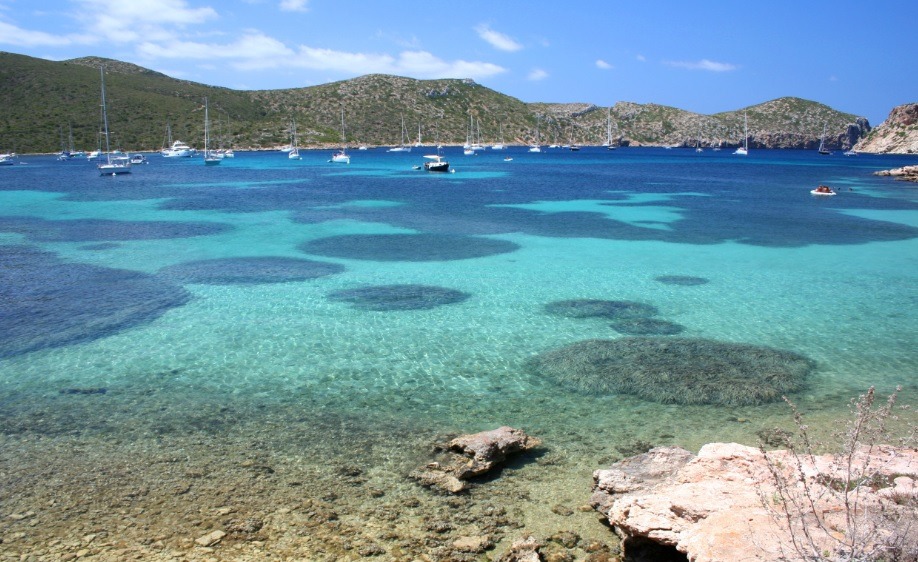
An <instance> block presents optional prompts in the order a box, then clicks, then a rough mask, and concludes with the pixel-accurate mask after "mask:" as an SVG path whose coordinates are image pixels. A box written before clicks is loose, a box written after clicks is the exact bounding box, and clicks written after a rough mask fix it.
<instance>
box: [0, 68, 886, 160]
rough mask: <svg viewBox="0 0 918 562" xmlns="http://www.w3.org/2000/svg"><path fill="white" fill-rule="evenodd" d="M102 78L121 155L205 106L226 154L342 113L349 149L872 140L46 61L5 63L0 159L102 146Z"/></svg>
mask: <svg viewBox="0 0 918 562" xmlns="http://www.w3.org/2000/svg"><path fill="white" fill-rule="evenodd" d="M103 64H104V65H105V69H106V98H107V99H106V102H107V106H108V110H109V119H110V127H109V128H110V130H111V135H112V139H111V140H112V142H113V145H114V146H117V147H121V148H123V149H126V150H156V149H159V148H160V147H161V146H162V145H163V144H164V141H165V139H166V129H167V126H168V127H169V128H170V129H171V132H172V137H173V138H174V139H181V140H184V141H186V142H188V143H190V144H192V145H194V144H200V142H198V141H199V139H203V122H204V119H203V99H204V97H205V96H207V98H208V100H209V106H210V117H211V133H212V136H213V138H214V139H215V142H216V143H219V144H222V145H225V146H233V147H235V148H252V149H259V148H265V149H268V148H273V147H276V146H280V145H283V144H286V143H287V142H288V141H289V137H290V133H289V131H290V124H291V122H292V121H293V120H294V119H295V120H296V124H297V133H298V137H299V141H300V144H301V145H303V146H328V145H336V144H338V143H340V142H341V112H342V111H343V112H344V116H345V136H346V140H347V142H348V144H350V145H355V144H366V145H392V144H398V143H399V142H400V140H401V122H402V119H404V121H405V126H406V128H407V130H408V136H409V140H410V141H411V142H414V141H415V140H416V137H417V134H418V128H419V127H420V129H421V133H422V138H423V141H424V143H425V144H432V143H434V142H435V141H437V140H439V142H441V143H443V144H461V143H463V142H465V141H466V138H467V136H468V134H469V122H470V119H471V120H474V123H475V134H476V135H480V140H481V141H482V142H483V143H486V144H490V143H494V142H497V141H498V140H501V138H502V139H503V141H504V142H505V143H507V144H528V143H531V142H534V141H535V137H536V131H537V130H538V134H539V137H540V140H541V142H542V143H543V144H552V143H554V144H566V143H573V144H583V145H590V144H593V145H599V144H602V143H604V142H606V139H607V130H608V127H609V124H610V123H611V130H612V136H613V139H614V142H616V143H620V144H625V145H627V144H632V145H656V146H695V145H696V143H700V144H701V145H702V146H725V147H728V146H736V145H738V144H740V143H742V138H743V114H744V111H745V112H746V114H747V116H748V120H749V136H750V139H749V140H750V145H751V146H753V147H767V148H814V147H815V146H816V145H818V143H819V140H820V136H821V134H822V130H823V127H824V126H826V127H827V130H828V133H827V136H826V143H827V145H828V146H829V147H830V148H832V149H847V148H850V147H851V146H852V145H853V144H854V143H855V142H856V141H857V140H858V138H859V137H861V136H863V135H864V134H866V133H867V131H869V124H868V123H867V121H866V119H863V118H861V117H857V116H855V115H851V114H847V113H841V112H838V111H835V110H833V109H832V108H830V107H827V106H825V105H822V104H819V103H816V102H812V101H807V100H803V99H799V98H781V99H777V100H773V101H769V102H765V103H762V104H759V105H755V106H752V107H748V108H744V109H739V110H736V111H730V112H725V113H718V114H715V115H701V114H697V113H692V112H688V111H684V110H681V109H677V108H674V107H667V106H662V105H657V104H636V103H631V102H618V103H616V104H615V105H614V106H613V107H611V108H608V107H600V106H596V105H591V104H585V103H568V104H562V103H524V102H522V101H520V100H518V99H516V98H513V97H510V96H507V95H504V94H501V93H500V92H497V91H494V90H492V89H490V88H487V87H484V86H482V85H480V84H477V83H475V82H474V81H472V80H458V79H441V80H415V79H411V78H404V77H398V76H387V75H378V74H376V75H368V76H361V77H359V78H354V79H351V80H344V81H340V82H333V83H330V84H322V85H318V86H310V87H305V88H292V89H282V90H256V91H241V90H232V89H229V88H218V87H214V86H207V85H204V84H198V83H194V82H189V81H185V80H178V79H175V78H171V77H169V76H166V75H164V74H161V73H158V72H154V71H151V70H148V69H145V68H142V67H139V66H136V65H133V64H129V63H124V62H120V61H115V60H110V59H103V58H98V57H86V58H80V59H72V60H68V61H60V62H55V61H47V60H44V59H37V58H32V57H27V56H23V55H16V54H11V53H0V99H2V100H3V101H4V103H5V105H6V107H5V111H4V112H3V114H2V116H0V150H4V151H7V150H15V151H17V152H24V153H25V152H55V151H57V150H60V149H61V147H62V145H65V144H69V140H68V139H69V136H70V135H71V132H72V136H73V142H74V145H75V147H76V148H78V149H86V150H89V149H92V148H95V147H98V146H99V144H100V143H99V141H100V133H99V130H100V125H99V122H100V109H99V105H100V84H99V67H100V66H101V65H103Z"/></svg>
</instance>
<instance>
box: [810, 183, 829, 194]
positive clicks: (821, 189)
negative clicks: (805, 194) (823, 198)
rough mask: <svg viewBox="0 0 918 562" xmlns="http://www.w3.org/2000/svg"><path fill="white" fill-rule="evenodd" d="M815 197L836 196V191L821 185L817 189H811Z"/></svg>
mask: <svg viewBox="0 0 918 562" xmlns="http://www.w3.org/2000/svg"><path fill="white" fill-rule="evenodd" d="M810 193H812V194H813V195H835V190H834V189H832V188H831V187H829V186H827V185H820V186H819V187H817V188H816V189H811V190H810Z"/></svg>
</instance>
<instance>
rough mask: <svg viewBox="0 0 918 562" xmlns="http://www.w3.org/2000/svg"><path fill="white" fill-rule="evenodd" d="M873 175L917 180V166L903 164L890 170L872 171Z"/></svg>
mask: <svg viewBox="0 0 918 562" xmlns="http://www.w3.org/2000/svg"><path fill="white" fill-rule="evenodd" d="M873 175H875V176H892V177H894V178H896V179H899V180H903V181H913V182H918V166H903V167H901V168H894V169H892V170H880V171H879V172H874V173H873Z"/></svg>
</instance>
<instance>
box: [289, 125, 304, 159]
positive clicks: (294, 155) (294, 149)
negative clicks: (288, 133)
mask: <svg viewBox="0 0 918 562" xmlns="http://www.w3.org/2000/svg"><path fill="white" fill-rule="evenodd" d="M292 135H293V142H291V143H290V150H289V151H287V158H289V159H290V160H302V158H300V148H299V147H298V146H297V143H296V119H294V120H293V128H292Z"/></svg>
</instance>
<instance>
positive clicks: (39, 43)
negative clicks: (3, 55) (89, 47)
mask: <svg viewBox="0 0 918 562" xmlns="http://www.w3.org/2000/svg"><path fill="white" fill-rule="evenodd" d="M90 42H91V38H89V37H87V36H85V35H54V34H52V33H45V32H44V31H29V30H28V29H22V28H19V27H16V26H14V25H11V24H8V23H6V22H2V21H0V44H6V45H16V46H17V47H66V46H68V45H73V44H76V43H90Z"/></svg>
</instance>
